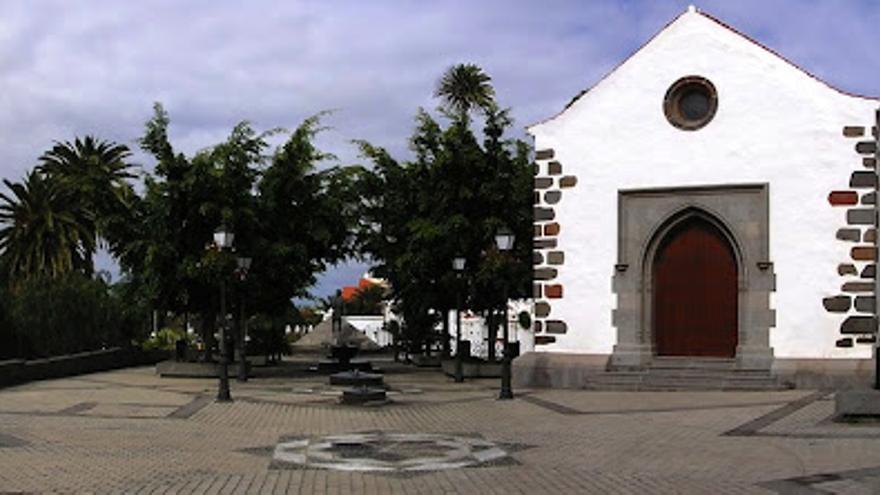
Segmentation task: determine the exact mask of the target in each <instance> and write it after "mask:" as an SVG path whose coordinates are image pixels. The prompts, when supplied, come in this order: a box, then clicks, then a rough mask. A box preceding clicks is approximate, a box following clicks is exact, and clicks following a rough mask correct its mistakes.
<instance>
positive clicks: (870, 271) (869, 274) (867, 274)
mask: <svg viewBox="0 0 880 495" xmlns="http://www.w3.org/2000/svg"><path fill="white" fill-rule="evenodd" d="M876 276H877V265H868V266H866V267H865V269H864V270H862V274H861V275H859V277H861V278H874V277H876Z"/></svg>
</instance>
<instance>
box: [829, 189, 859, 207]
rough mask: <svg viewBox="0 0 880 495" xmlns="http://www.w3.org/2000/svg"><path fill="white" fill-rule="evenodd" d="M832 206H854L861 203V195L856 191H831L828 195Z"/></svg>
mask: <svg viewBox="0 0 880 495" xmlns="http://www.w3.org/2000/svg"><path fill="white" fill-rule="evenodd" d="M828 202H829V203H831V206H852V205H857V204H859V195H858V193H857V192H855V191H831V193H830V194H829V195H828Z"/></svg>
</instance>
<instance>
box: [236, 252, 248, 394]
mask: <svg viewBox="0 0 880 495" xmlns="http://www.w3.org/2000/svg"><path fill="white" fill-rule="evenodd" d="M235 261H236V263H237V264H238V279H239V280H240V281H242V282H244V280H245V279H246V278H247V275H248V270H250V269H251V261H252V260H251V259H250V258H237V259H236V260H235ZM244 322H245V318H244V294H243V291H242V290H239V292H238V335H237V337H238V381H240V382H246V381H247V379H248V372H247V366H248V363H247V351H246V350H245V346H246V344H245V340H244V339H245V331H246V329H245V326H244Z"/></svg>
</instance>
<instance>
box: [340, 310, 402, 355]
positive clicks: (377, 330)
mask: <svg viewBox="0 0 880 495" xmlns="http://www.w3.org/2000/svg"><path fill="white" fill-rule="evenodd" d="M342 318H343V320H345V322H346V323H348V324H349V325H351V326H353V327H355V328H356V329H358V330H360V331H361V332H364V335H366V336H367V338H369V339H370V340H372V341H373V342H375V343H376V345H378V346H379V347H387V346H390V345H391V344H393V343H394V338H393V336H392V335H391V332H388V331H387V330H385V326H384V325H385V318H384V317H383V316H370V315H350V316H343V317H342Z"/></svg>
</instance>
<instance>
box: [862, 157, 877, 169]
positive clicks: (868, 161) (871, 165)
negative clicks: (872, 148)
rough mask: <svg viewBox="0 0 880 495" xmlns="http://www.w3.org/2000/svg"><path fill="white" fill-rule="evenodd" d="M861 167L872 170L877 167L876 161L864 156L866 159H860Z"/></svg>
mask: <svg viewBox="0 0 880 495" xmlns="http://www.w3.org/2000/svg"><path fill="white" fill-rule="evenodd" d="M862 166H863V167H865V168H874V167H876V166H877V159H876V158H869V157H867V156H866V157H864V158H862Z"/></svg>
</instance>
